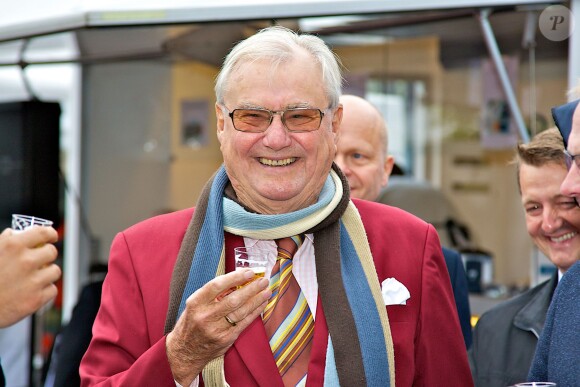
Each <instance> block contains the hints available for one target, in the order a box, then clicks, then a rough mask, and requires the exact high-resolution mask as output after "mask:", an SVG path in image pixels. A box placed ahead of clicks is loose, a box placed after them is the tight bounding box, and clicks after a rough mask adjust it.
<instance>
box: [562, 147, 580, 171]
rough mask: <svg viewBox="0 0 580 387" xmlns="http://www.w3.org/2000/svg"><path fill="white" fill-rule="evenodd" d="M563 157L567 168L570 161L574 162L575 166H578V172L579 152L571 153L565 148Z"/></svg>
mask: <svg viewBox="0 0 580 387" xmlns="http://www.w3.org/2000/svg"><path fill="white" fill-rule="evenodd" d="M564 158H565V159H566V167H567V168H568V170H570V168H572V163H574V164H576V168H578V171H579V173H580V154H577V155H573V154H571V153H570V152H568V151H567V150H564Z"/></svg>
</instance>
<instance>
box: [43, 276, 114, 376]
mask: <svg viewBox="0 0 580 387" xmlns="http://www.w3.org/2000/svg"><path fill="white" fill-rule="evenodd" d="M102 286H103V281H102V280H101V281H97V282H92V283H89V284H88V285H86V286H85V287H83V290H82V291H81V295H80V297H79V300H78V302H77V304H76V306H75V308H74V310H73V313H72V317H71V319H70V321H69V323H68V324H67V325H66V326H65V327H63V329H62V330H61V332H60V333H59V334H58V336H57V338H56V340H55V346H54V349H53V352H52V357H51V360H50V368H49V370H48V376H47V380H52V381H53V384H52V385H53V386H55V387H61V386H66V387H75V386H80V385H81V378H80V376H79V366H80V364H81V359H82V357H83V355H84V354H85V351H86V350H87V348H88V347H89V343H90V342H91V338H92V333H91V330H92V329H91V328H92V326H93V322H94V321H95V317H96V315H97V311H98V310H99V305H100V303H101V288H102Z"/></svg>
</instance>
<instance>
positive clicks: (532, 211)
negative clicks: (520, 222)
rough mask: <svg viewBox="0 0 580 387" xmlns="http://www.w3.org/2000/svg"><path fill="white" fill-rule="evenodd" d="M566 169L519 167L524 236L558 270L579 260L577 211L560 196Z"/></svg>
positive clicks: (579, 214) (555, 165)
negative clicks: (526, 230)
mask: <svg viewBox="0 0 580 387" xmlns="http://www.w3.org/2000/svg"><path fill="white" fill-rule="evenodd" d="M566 173H567V171H566V167H565V166H564V165H562V164H558V163H548V164H544V165H542V166H537V167H536V166H532V165H529V164H524V163H522V164H521V166H520V185H521V192H522V204H523V206H524V210H525V214H526V226H527V229H528V233H529V234H530V236H531V237H532V240H533V241H534V243H535V244H536V246H538V248H539V249H540V250H541V251H542V252H543V253H544V254H545V255H546V256H547V257H548V258H549V259H550V260H551V261H552V263H554V264H555V265H556V266H557V267H558V269H560V270H561V271H563V272H564V271H566V270H567V269H568V268H569V267H570V266H572V264H574V263H575V262H576V261H577V260H578V259H580V234H579V232H580V208H578V206H577V205H576V203H575V201H574V199H573V198H570V197H567V196H564V195H562V194H561V193H560V185H561V184H562V181H563V180H564V178H565V176H566Z"/></svg>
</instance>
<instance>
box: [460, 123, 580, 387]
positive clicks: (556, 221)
mask: <svg viewBox="0 0 580 387" xmlns="http://www.w3.org/2000/svg"><path fill="white" fill-rule="evenodd" d="M563 150H564V147H563V144H562V137H561V136H560V134H559V133H558V130H556V128H551V129H547V130H545V131H543V132H541V133H539V134H537V135H536V136H534V137H533V138H532V140H531V141H530V142H529V143H528V144H520V145H519V146H518V147H517V157H516V160H517V171H518V174H517V177H518V187H519V189H520V194H521V201H522V206H523V209H524V213H525V221H526V228H527V231H528V234H529V235H530V237H531V238H532V240H533V242H534V244H535V245H536V246H537V247H538V249H539V250H540V251H542V252H543V253H544V255H546V257H548V258H549V259H550V261H551V262H552V263H553V264H554V265H556V267H557V268H558V272H556V273H554V275H553V276H552V278H551V279H550V280H548V281H545V282H542V283H540V284H538V285H536V286H534V287H533V288H532V289H530V290H528V291H526V292H525V293H523V294H520V295H519V296H517V297H514V298H512V299H510V300H507V301H504V302H502V303H500V304H498V305H496V306H495V307H493V308H492V309H490V310H488V311H487V312H486V313H484V314H483V315H482V316H481V318H480V319H479V321H478V323H477V325H476V327H475V329H474V336H473V337H474V339H473V346H472V347H471V349H470V351H469V360H470V365H471V369H472V373H473V379H474V382H475V384H476V386H486V387H504V386H506V385H512V384H516V383H520V382H524V381H525V380H526V378H527V375H528V371H529V368H530V365H531V363H532V357H533V353H534V350H535V349H536V345H537V344H538V337H539V336H540V335H541V334H542V331H543V329H544V321H545V319H546V312H547V310H548V307H549V305H550V300H551V299H552V295H553V293H554V289H555V288H556V285H557V283H558V278H559V277H560V276H561V275H562V273H564V272H566V271H567V270H568V269H569V268H570V267H571V266H572V265H573V264H574V263H575V262H576V261H578V260H579V259H580V209H579V208H578V207H577V206H576V203H575V201H574V199H573V198H571V197H569V196H565V195H563V194H562V192H561V190H560V185H561V184H562V181H564V178H565V177H566V174H567V170H566V163H565V157H564V153H563Z"/></svg>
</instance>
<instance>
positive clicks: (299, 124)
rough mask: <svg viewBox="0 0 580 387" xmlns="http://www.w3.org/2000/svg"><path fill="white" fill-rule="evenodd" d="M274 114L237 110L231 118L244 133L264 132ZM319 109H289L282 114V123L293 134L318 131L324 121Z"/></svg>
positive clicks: (262, 111) (258, 110) (253, 110)
mask: <svg viewBox="0 0 580 387" xmlns="http://www.w3.org/2000/svg"><path fill="white" fill-rule="evenodd" d="M274 114H279V113H278V112H271V111H269V110H265V109H264V110H263V109H235V110H234V111H233V112H232V114H231V116H232V120H233V123H234V127H235V128H236V129H237V130H240V131H242V132H263V131H265V130H266V129H268V127H269V126H270V124H271V122H272V119H273V116H274ZM322 116H323V114H322V112H321V111H320V110H319V109H287V110H284V111H283V112H282V123H283V124H284V126H286V128H287V129H288V130H290V131H292V132H310V131H314V130H317V129H318V128H319V127H320V123H321V121H322Z"/></svg>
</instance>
